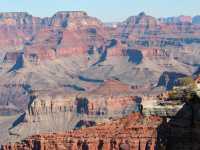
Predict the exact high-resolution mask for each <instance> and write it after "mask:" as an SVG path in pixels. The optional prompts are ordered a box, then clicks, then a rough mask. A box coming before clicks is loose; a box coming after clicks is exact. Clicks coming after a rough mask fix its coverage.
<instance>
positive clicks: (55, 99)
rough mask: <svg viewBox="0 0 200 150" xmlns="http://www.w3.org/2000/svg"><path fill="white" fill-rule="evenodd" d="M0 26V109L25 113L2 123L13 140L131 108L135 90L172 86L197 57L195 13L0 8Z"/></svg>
mask: <svg viewBox="0 0 200 150" xmlns="http://www.w3.org/2000/svg"><path fill="white" fill-rule="evenodd" d="M191 19H192V20H191ZM0 32H1V33H2V34H0V81H1V82H0V114H1V115H4V116H8V115H18V114H19V113H22V114H23V115H22V117H20V118H19V120H18V119H17V118H16V119H14V120H13V121H12V123H10V124H9V125H8V121H7V120H6V121H5V125H4V124H3V125H4V127H6V128H9V129H7V130H8V131H10V132H11V134H10V135H8V133H6V135H8V136H10V137H12V138H13V136H14V138H13V141H15V140H16V139H17V140H20V139H21V138H22V137H23V138H25V137H26V136H29V135H31V134H36V133H39V132H42V131H44V132H56V131H66V130H69V129H73V128H74V127H77V126H78V127H80V124H83V126H88V125H89V126H90V125H94V124H97V123H98V122H106V121H109V120H110V119H111V118H115V117H116V118H119V117H122V116H124V115H128V114H129V113H131V112H132V111H133V110H135V107H136V105H135V98H136V96H144V95H151V94H154V95H156V94H158V93H160V92H162V91H163V90H169V89H171V88H173V85H174V83H175V82H176V79H177V78H178V77H184V76H188V75H193V74H194V73H197V72H198V69H199V66H198V64H200V59H199V58H200V53H199V48H200V46H199V43H200V39H199V36H200V25H199V24H198V16H196V17H194V18H191V17H188V16H180V17H175V18H160V19H157V18H154V17H152V16H149V15H147V14H145V13H140V14H139V15H137V16H132V17H129V18H128V19H127V20H125V21H123V22H119V23H117V24H115V25H113V26H108V25H106V24H104V23H103V22H101V21H100V20H98V19H97V18H94V17H91V16H88V15H87V13H85V12H79V11H78V12H77V11H75V12H73V11H72V12H71V11H70V12H65V11H63V12H57V13H55V14H54V15H53V16H52V17H46V18H39V17H34V16H32V15H30V14H28V13H0ZM163 87H164V88H163ZM35 91H39V92H38V93H39V94H36V95H35V98H34V99H32V98H30V97H31V96H33V95H32V94H33V93H34V92H35ZM41 91H45V92H46V93H48V94H40V92H41ZM49 93H50V94H49ZM147 101H148V99H147ZM154 111H156V110H153V112H154ZM161 113H162V112H161ZM161 113H160V114H161ZM150 114H151V112H150ZM158 114H159V113H158ZM80 116H82V117H83V118H84V119H83V118H82V119H81V117H80ZM85 118H86V119H85ZM53 122H54V123H55V124H56V125H55V126H53ZM69 122H70V123H69ZM8 126H9V127H8ZM29 129H30V130H29ZM20 131H21V132H20ZM22 131H23V132H22ZM13 133H14V135H13ZM22 133H23V134H22ZM16 134H17V135H16ZM18 134H19V136H18ZM2 137H6V136H2ZM0 139H2V138H0ZM8 139H9V138H7V137H6V140H7V141H8ZM6 140H5V141H6Z"/></svg>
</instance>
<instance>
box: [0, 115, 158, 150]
mask: <svg viewBox="0 0 200 150" xmlns="http://www.w3.org/2000/svg"><path fill="white" fill-rule="evenodd" d="M161 123H162V119H161V118H159V117H143V116H141V115H140V114H131V115H129V116H128V117H125V118H122V119H119V120H113V121H112V122H110V123H104V124H100V125H97V126H96V127H90V128H86V129H82V130H75V131H71V132H67V133H63V134H59V133H57V134H42V135H35V136H31V137H29V138H27V139H25V140H24V141H23V142H22V143H16V144H13V145H12V144H11V145H5V146H3V147H2V149H3V150H7V149H11V150H18V149H27V150H28V149H41V150H46V149H53V150H58V149H59V150H61V149H63V150H64V149H66V148H69V149H71V150H76V149H78V148H77V142H78V140H82V139H84V140H87V143H88V145H89V149H92V150H95V149H97V147H98V145H99V140H103V143H104V144H103V149H104V150H109V149H110V148H111V147H110V146H111V144H110V142H111V139H113V140H115V141H116V147H118V145H119V144H120V142H122V141H123V142H124V141H125V140H127V141H128V143H129V145H130V147H131V150H146V149H151V150H153V149H155V148H156V143H157V128H158V126H159V125H160V124H161Z"/></svg>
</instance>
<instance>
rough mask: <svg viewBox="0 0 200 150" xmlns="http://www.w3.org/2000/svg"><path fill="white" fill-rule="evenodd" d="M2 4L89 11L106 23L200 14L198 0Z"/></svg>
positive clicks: (18, 0) (41, 13)
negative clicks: (134, 17)
mask: <svg viewBox="0 0 200 150" xmlns="http://www.w3.org/2000/svg"><path fill="white" fill-rule="evenodd" d="M0 6H1V7H0V12H28V13H29V14H31V15H33V16H38V17H50V16H52V15H53V14H55V13H56V12H58V11H85V12H87V13H88V15H90V16H94V17H97V18H99V19H101V20H102V21H104V22H118V21H123V20H125V19H126V18H128V17H129V16H132V15H137V14H139V13H140V12H145V13H146V14H148V15H151V16H154V17H156V18H160V17H172V16H180V15H186V16H195V15H200V2H199V1H198V0H190V1H188V0H182V1H178V0H177V1H174V0H167V1H161V0H153V1H147V0H141V1H134V0H123V1H121V0H109V1H106V0H101V1H100V0H95V1H91V0H48V1H47V0H43V1H39V0H28V1H27V0H12V2H11V1H6V0H3V1H1V2H0ZM169 9H170V11H169Z"/></svg>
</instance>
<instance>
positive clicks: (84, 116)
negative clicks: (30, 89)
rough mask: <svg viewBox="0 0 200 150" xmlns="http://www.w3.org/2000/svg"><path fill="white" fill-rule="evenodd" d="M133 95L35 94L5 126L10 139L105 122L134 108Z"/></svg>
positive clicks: (16, 139)
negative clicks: (15, 117) (9, 126)
mask: <svg viewBox="0 0 200 150" xmlns="http://www.w3.org/2000/svg"><path fill="white" fill-rule="evenodd" d="M136 107H137V104H136V98H135V97H133V96H111V97H102V96H98V95H96V96H87V97H86V96H85V97H83V96H77V95H71V96H70V95H66V96H64V97H63V96H55V97H51V96H42V97H41V95H40V96H38V97H37V98H36V99H34V100H33V102H32V103H31V104H30V105H29V106H28V109H27V111H26V113H25V114H23V115H22V116H21V117H19V118H18V119H17V120H16V121H15V123H13V125H12V127H11V128H10V129H9V133H10V135H9V139H10V141H18V140H21V139H23V138H25V137H27V136H30V135H34V134H37V133H52V132H64V131H69V130H72V129H79V128H84V127H89V126H94V125H96V124H98V123H102V122H109V121H110V120H112V119H113V118H115V119H116V118H120V117H123V116H126V115H128V114H130V113H132V112H134V111H136Z"/></svg>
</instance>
